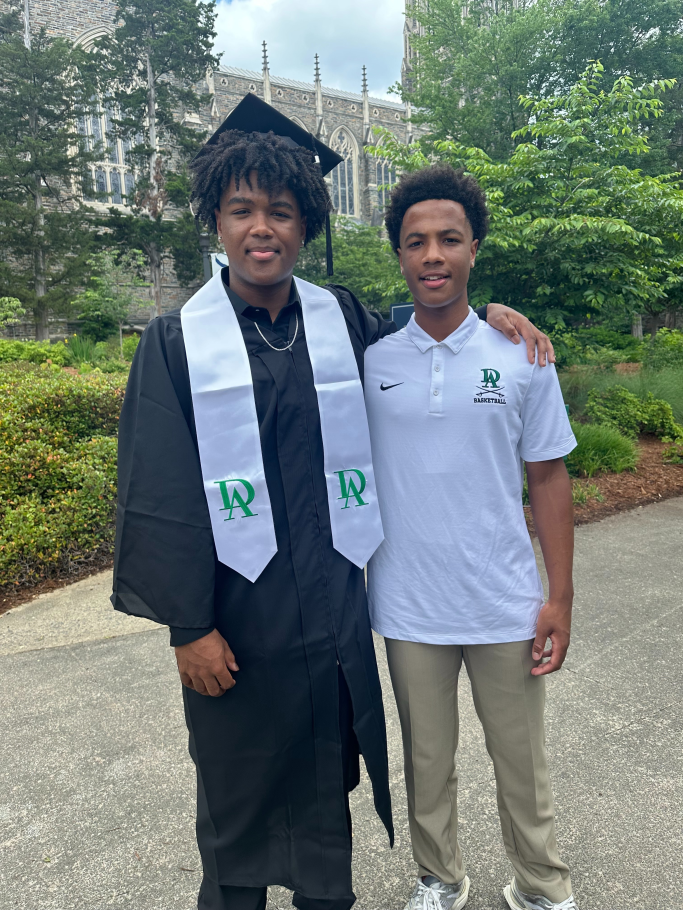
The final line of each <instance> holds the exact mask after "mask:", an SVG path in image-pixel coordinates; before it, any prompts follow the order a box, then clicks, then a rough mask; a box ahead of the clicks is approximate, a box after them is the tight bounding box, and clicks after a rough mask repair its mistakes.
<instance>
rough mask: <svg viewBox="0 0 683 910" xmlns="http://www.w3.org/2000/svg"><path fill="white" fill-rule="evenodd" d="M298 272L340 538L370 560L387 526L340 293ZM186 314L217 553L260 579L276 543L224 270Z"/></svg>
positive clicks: (356, 555) (358, 557)
mask: <svg viewBox="0 0 683 910" xmlns="http://www.w3.org/2000/svg"><path fill="white" fill-rule="evenodd" d="M294 280H295V281H296V286H297V289H298V291H299V297H300V299H301V309H302V312H303V318H304V326H305V328H306V343H307V346H308V353H309V356H310V359H311V366H312V368H313V379H314V382H315V389H316V392H317V395H318V409H319V412H320V426H321V429H322V437H323V449H324V467H325V479H326V482H327V499H328V503H329V507H330V519H331V524H332V540H333V544H334V548H335V550H338V551H339V552H340V553H342V554H343V555H344V556H346V557H347V559H349V560H351V562H353V563H355V564H356V565H357V566H360V567H361V568H362V567H363V566H364V565H365V564H366V563H367V561H368V560H369V559H370V557H371V556H372V554H373V553H374V552H375V550H376V549H377V547H378V546H379V545H380V543H381V542H382V540H383V539H384V533H383V531H382V520H381V518H380V513H379V505H378V503H377V491H376V488H375V475H374V472H373V469H372V454H371V450H370V433H369V430H368V418H367V414H366V412H365V400H364V397H363V388H362V386H361V382H360V377H359V375H358V365H357V364H356V358H355V356H354V353H353V348H352V346H351V339H350V338H349V332H348V328H347V326H346V320H345V319H344V315H343V313H342V311H341V307H340V306H339V302H338V300H337V298H336V297H335V296H334V295H333V294H331V293H330V292H329V291H326V290H325V289H324V288H319V287H316V286H315V285H313V284H309V283H308V282H307V281H301V280H300V279H299V278H295V279H294ZM180 318H181V322H182V327H183V338H184V341H185V351H186V353H187V364H188V367H189V372H190V388H191V391H192V406H193V409H194V418H195V425H196V428H197V441H198V443H199V458H200V461H201V468H202V477H203V480H204V492H205V493H206V500H207V503H208V506H209V514H210V516H211V527H212V530H213V537H214V541H215V544H216V552H217V554H218V558H219V560H220V561H221V562H222V563H225V565H227V566H230V567H231V568H233V569H234V570H235V571H236V572H239V573H240V575H244V576H245V578H248V579H249V581H256V579H257V578H258V577H259V575H260V574H261V572H262V571H263V570H264V569H265V567H266V566H267V565H268V563H269V562H270V560H271V559H272V558H273V556H274V555H275V553H276V552H277V544H276V541H275V528H274V525H273V512H272V509H271V505H270V497H269V495H268V487H267V486H266V478H265V473H264V470H263V456H262V453H261V440H260V437H259V426H258V419H257V416H256V404H255V401H254V388H253V382H252V376H251V368H250V366H249V356H248V354H247V349H246V346H245V344H244V338H243V336H242V330H241V328H240V325H239V322H238V320H237V316H236V315H235V311H234V309H233V307H232V304H231V303H230V299H229V298H228V295H227V293H226V291H225V288H224V287H223V280H222V277H221V273H220V272H218V273H217V274H216V275H214V277H213V278H212V279H211V280H210V281H208V282H207V283H206V284H205V285H204V287H202V288H201V289H200V290H199V291H197V293H196V294H195V295H194V297H192V298H191V299H190V300H188V302H187V303H186V304H185V306H184V307H183V308H182V310H181V314H180ZM281 356H282V357H288V356H290V355H289V354H286V353H283V354H282V355H281Z"/></svg>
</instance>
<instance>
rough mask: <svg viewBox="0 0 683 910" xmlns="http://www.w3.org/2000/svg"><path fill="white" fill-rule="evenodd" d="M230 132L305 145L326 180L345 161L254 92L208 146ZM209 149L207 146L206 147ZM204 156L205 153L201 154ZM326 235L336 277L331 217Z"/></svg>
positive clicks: (330, 272)
mask: <svg viewBox="0 0 683 910" xmlns="http://www.w3.org/2000/svg"><path fill="white" fill-rule="evenodd" d="M226 130H240V131H241V132H243V133H261V134H262V135H265V134H266V133H271V132H272V133H275V135H276V136H281V137H282V138H283V139H285V140H287V142H288V144H291V146H292V147H296V146H302V147H303V148H307V149H309V150H310V151H312V152H313V154H314V155H315V156H316V160H317V161H318V162H319V164H320V169H321V171H322V175H323V177H325V176H326V175H327V174H329V173H330V171H332V170H334V168H335V167H337V165H338V164H341V163H342V161H343V160H344V159H343V158H342V156H341V155H338V154H337V153H336V152H333V151H332V149H331V148H329V147H328V146H326V145H325V144H324V143H323V142H320V140H319V139H316V138H315V136H313V135H312V134H311V133H309V132H307V131H306V130H305V129H303V127H301V126H298V125H297V124H296V123H294V121H293V120H290V119H289V117H287V116H285V114H281V113H280V111H276V110H275V108H274V107H272V106H271V105H270V104H266V102H265V101H262V100H261V99H260V98H259V97H257V96H256V95H255V94H253V92H249V94H248V95H245V96H244V98H242V100H241V101H240V103H239V104H238V105H237V107H236V108H235V109H234V110H233V111H232V113H230V114H228V116H227V117H226V118H225V120H224V121H223V122H222V123H221V125H220V126H219V127H218V129H217V130H216V132H215V133H214V134H213V136H211V138H210V139H208V140H207V142H206V146H209V145H213V144H214V143H216V142H218V139H219V137H220V136H221V134H222V133H224V132H225V131H226ZM206 146H205V147H206ZM199 154H200V155H201V154H202V153H201V152H199ZM325 233H326V240H327V274H328V275H329V276H331V275H332V232H331V230H330V216H329V214H328V216H327V218H326V219H325Z"/></svg>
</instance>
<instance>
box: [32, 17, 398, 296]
mask: <svg viewBox="0 0 683 910" xmlns="http://www.w3.org/2000/svg"><path fill="white" fill-rule="evenodd" d="M27 3H28V9H29V14H30V22H31V28H32V30H37V29H39V28H41V27H45V28H46V29H47V31H48V32H49V33H51V34H54V35H63V36H65V37H67V38H69V39H70V40H72V41H75V42H77V43H78V44H80V45H82V46H83V47H85V48H88V47H91V46H92V44H93V42H94V41H95V40H96V39H97V38H99V37H100V36H101V35H103V34H104V33H105V32H106V31H107V30H108V29H110V28H111V27H112V23H113V17H114V10H115V3H114V2H113V0H27ZM406 46H408V43H407V42H406ZM408 53H410V51H408ZM405 68H406V62H405V61H404V71H405ZM312 69H313V81H312V82H300V81H297V80H294V79H287V78H284V77H280V76H274V75H271V73H270V67H269V64H268V58H267V54H266V47H265V43H264V46H263V66H262V70H261V72H257V71H252V70H245V69H240V68H238V67H234V66H230V65H224V66H221V67H220V68H219V69H218V70H216V71H215V72H213V73H212V74H210V75H209V76H208V77H207V88H208V90H209V92H210V93H211V95H212V102H211V108H210V111H208V112H206V113H202V115H201V119H200V117H199V116H197V117H196V120H195V122H196V126H197V128H198V129H206V130H211V131H212V130H214V129H215V128H216V127H217V126H218V125H219V124H220V123H221V122H222V121H223V120H224V119H225V117H226V116H227V115H228V114H229V113H230V112H231V111H232V110H233V108H234V107H235V106H236V105H237V103H238V102H239V101H240V99H241V98H242V97H243V96H244V95H245V94H246V93H247V92H255V93H256V94H257V95H258V96H259V97H261V98H264V99H265V100H266V101H267V102H269V103H270V104H272V105H273V106H274V107H276V108H277V109H278V110H280V111H282V112H283V113H284V114H286V115H287V116H288V117H291V118H292V120H294V121H295V122H296V123H298V124H299V125H300V126H302V127H304V128H305V129H307V130H308V131H309V132H311V133H313V134H314V135H316V136H317V137H318V138H320V139H321V140H322V141H323V142H325V143H327V144H328V145H330V146H331V147H332V148H334V149H335V150H336V151H338V152H339V153H340V154H341V155H342V156H343V158H344V162H343V163H342V164H340V165H339V167H337V168H336V169H335V170H334V171H333V172H332V174H331V175H329V178H328V179H329V181H330V190H331V194H332V198H333V202H334V207H335V210H336V212H337V213H338V214H339V215H344V216H347V217H351V218H356V219H359V220H362V221H365V222H367V223H370V224H380V223H381V211H382V209H383V207H384V204H385V201H386V186H387V185H390V184H391V183H392V182H393V181H394V179H395V175H394V173H393V171H392V169H391V168H390V167H389V165H388V163H387V162H386V161H383V160H381V159H378V158H374V157H371V156H369V155H367V154H366V153H365V148H366V146H368V145H371V144H375V143H376V142H377V137H376V136H375V134H374V133H373V128H374V127H378V126H381V127H384V128H386V129H388V130H390V131H391V132H392V133H394V134H395V135H396V136H397V137H398V138H399V139H400V140H401V141H404V142H410V141H411V140H412V128H411V124H410V111H409V110H408V109H407V108H406V106H405V105H403V104H401V103H398V102H395V101H387V100H384V99H380V98H373V97H371V96H370V95H369V94H368V89H367V79H366V72H365V67H363V72H362V74H360V73H359V83H360V85H359V87H360V89H361V90H360V92H350V91H343V90H341V89H334V88H328V87H326V86H324V85H323V84H322V80H321V75H320V65H319V60H318V56H317V55H316V58H315V64H314V66H313V67H312ZM83 128H84V129H86V130H87V131H88V132H89V133H91V134H92V135H93V136H94V137H95V138H97V139H104V140H105V142H106V144H107V146H108V147H109V148H110V153H109V156H108V159H107V160H106V161H103V162H102V163H101V164H100V165H99V166H98V167H97V168H96V169H95V171H94V173H93V183H94V185H95V186H96V187H97V190H98V191H99V192H106V193H108V194H109V202H108V204H109V205H123V203H124V201H125V195H126V193H127V192H128V191H130V190H131V189H132V187H133V185H134V174H133V173H131V172H130V169H129V168H128V167H127V165H126V155H125V152H126V149H125V148H124V147H123V146H122V144H121V143H120V142H117V141H116V140H111V139H109V138H108V134H109V135H110V128H109V122H108V117H107V112H106V110H103V111H102V114H101V116H100V117H92V118H89V122H88V123H87V124H84V126H83ZM95 205H96V206H97V205H98V204H97V203H96V204H95ZM102 205H104V204H103V203H102ZM193 290H194V289H193V288H182V287H179V286H178V283H177V281H176V280H175V277H174V275H173V273H172V269H170V268H166V269H165V282H164V309H174V308H176V307H178V306H180V305H182V303H184V301H185V300H186V299H187V298H188V297H189V296H190V295H191V294H192V292H193Z"/></svg>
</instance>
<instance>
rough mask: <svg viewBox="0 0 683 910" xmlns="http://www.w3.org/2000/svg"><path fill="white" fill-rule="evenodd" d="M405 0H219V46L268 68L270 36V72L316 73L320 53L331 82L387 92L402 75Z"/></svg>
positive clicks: (241, 60) (227, 54) (239, 60)
mask: <svg viewBox="0 0 683 910" xmlns="http://www.w3.org/2000/svg"><path fill="white" fill-rule="evenodd" d="M404 6H405V0H344V2H338V0H337V2H335V0H218V19H217V22H216V29H217V31H218V38H217V40H216V50H217V51H221V52H222V53H223V57H222V62H223V64H225V65H231V66H241V67H244V68H245V69H251V70H260V69H261V42H262V41H263V40H264V39H265V40H266V41H267V42H268V56H269V58H270V72H271V74H272V75H276V76H287V77H288V78H290V79H302V80H305V81H306V82H312V81H313V55H314V54H316V53H318V54H320V68H321V75H322V80H323V84H324V85H329V86H330V87H332V88H343V89H346V90H347V91H358V92H359V91H360V87H361V67H362V66H363V64H365V65H366V66H367V68H368V87H369V89H370V93H371V94H372V95H375V96H379V97H383V96H385V95H386V92H387V89H388V87H389V86H390V85H392V84H393V83H394V82H396V81H397V80H398V79H400V76H401V60H402V58H403V10H404Z"/></svg>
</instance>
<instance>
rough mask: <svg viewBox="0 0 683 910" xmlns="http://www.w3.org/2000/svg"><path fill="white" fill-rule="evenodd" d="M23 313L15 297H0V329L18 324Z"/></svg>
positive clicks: (19, 302) (23, 310)
mask: <svg viewBox="0 0 683 910" xmlns="http://www.w3.org/2000/svg"><path fill="white" fill-rule="evenodd" d="M25 313H26V310H25V309H24V308H23V307H22V305H21V301H20V300H17V298H16V297H0V328H4V326H6V325H12V324H13V323H15V322H18V321H19V319H20V318H21V317H22V316H23V315H24V314H25Z"/></svg>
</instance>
